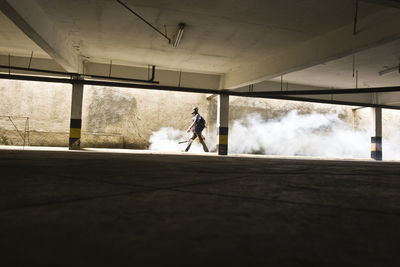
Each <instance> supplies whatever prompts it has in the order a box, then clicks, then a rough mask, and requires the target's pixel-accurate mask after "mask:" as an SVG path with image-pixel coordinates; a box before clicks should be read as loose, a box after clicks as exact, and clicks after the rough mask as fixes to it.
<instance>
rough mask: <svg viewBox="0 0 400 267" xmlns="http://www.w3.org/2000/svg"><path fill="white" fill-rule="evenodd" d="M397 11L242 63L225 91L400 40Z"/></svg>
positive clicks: (229, 76)
mask: <svg viewBox="0 0 400 267" xmlns="http://www.w3.org/2000/svg"><path fill="white" fill-rule="evenodd" d="M398 25H400V10H397V9H386V10H384V11H381V12H379V13H376V14H374V15H371V16H369V17H366V18H364V19H362V20H360V21H359V22H358V29H359V31H358V33H357V34H356V35H355V36H354V35H353V27H354V25H353V24H349V25H347V26H345V27H342V28H339V29H337V30H334V31H332V32H328V33H325V34H323V35H320V36H318V37H316V38H314V39H311V40H308V41H306V42H304V43H302V44H296V46H292V47H290V48H288V49H285V50H283V51H281V52H279V53H275V54H271V55H269V56H268V57H266V58H263V59H261V60H260V61H257V62H250V63H248V64H244V65H242V66H240V67H238V68H236V69H233V70H232V71H231V72H229V73H227V74H225V76H224V85H223V88H225V89H234V88H238V87H241V86H246V85H249V84H254V83H257V82H261V81H265V80H268V79H271V78H274V77H277V76H280V75H283V74H287V73H290V72H294V71H298V70H301V69H305V68H308V67H311V66H314V65H317V64H321V63H324V62H327V61H330V60H333V59H337V58H341V57H344V56H347V55H350V54H352V53H355V52H359V51H362V50H365V49H367V48H371V47H374V46H378V45H381V44H384V43H387V42H390V41H393V40H396V39H398V38H400V27H398Z"/></svg>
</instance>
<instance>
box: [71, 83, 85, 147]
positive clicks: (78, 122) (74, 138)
mask: <svg viewBox="0 0 400 267" xmlns="http://www.w3.org/2000/svg"><path fill="white" fill-rule="evenodd" d="M82 104H83V83H73V84H72V103H71V122H70V127H69V149H70V150H79V149H81V128H82Z"/></svg>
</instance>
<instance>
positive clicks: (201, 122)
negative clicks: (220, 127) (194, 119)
mask: <svg viewBox="0 0 400 267" xmlns="http://www.w3.org/2000/svg"><path fill="white" fill-rule="evenodd" d="M197 125H198V127H199V130H200V131H202V130H203V129H204V128H206V120H205V119H204V118H203V116H200V119H199V122H198V123H197Z"/></svg>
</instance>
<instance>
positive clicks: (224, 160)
mask: <svg viewBox="0 0 400 267" xmlns="http://www.w3.org/2000/svg"><path fill="white" fill-rule="evenodd" d="M0 170H1V178H0V245H1V255H2V256H1V259H0V261H1V262H2V266H400V265H399V264H400V254H399V248H400V194H399V193H400V180H399V173H400V163H398V162H397V163H396V162H372V161H340V160H306V159H283V158H276V159H274V158H268V157H254V158H252V157H245V158H241V157H216V156H214V155H206V154H203V155H194V154H184V155H183V154H150V153H143V152H142V153H103V152H93V151H92V152H83V151H79V152H68V151H16V150H0Z"/></svg>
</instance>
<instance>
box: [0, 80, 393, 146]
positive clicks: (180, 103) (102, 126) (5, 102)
mask: <svg viewBox="0 0 400 267" xmlns="http://www.w3.org/2000/svg"><path fill="white" fill-rule="evenodd" d="M71 90H72V89H71V86H70V85H65V84H50V83H38V82H21V81H6V80H0V116H22V117H29V141H30V145H38V146H68V132H69V119H70V106H71ZM83 103H84V104H83V118H82V119H83V121H82V124H83V125H82V130H83V133H82V146H83V147H118V148H139V149H144V148H148V146H149V137H150V136H151V134H152V133H153V132H154V131H158V130H159V129H160V128H162V127H173V128H175V129H181V130H185V129H186V128H187V127H188V125H189V124H190V122H191V109H192V107H193V106H198V107H199V108H200V113H201V114H202V115H203V116H204V117H205V119H206V120H207V123H208V128H207V129H206V131H207V132H208V136H209V138H214V136H213V135H214V130H215V128H216V119H217V98H213V99H211V100H207V99H206V95H203V94H192V93H177V92H163V91H156V90H143V89H126V88H109V87H108V88H106V87H94V86H85V89H84V99H83ZM293 109H297V110H299V113H300V114H307V113H310V112H312V111H315V112H319V113H330V112H335V113H337V114H339V116H340V118H341V119H343V120H346V121H347V122H349V123H353V125H354V126H355V127H356V128H365V129H368V128H369V124H370V117H369V116H370V115H369V109H360V110H357V111H356V113H355V114H354V113H353V112H352V107H346V106H335V105H325V104H305V103H300V102H294V101H282V100H266V99H251V98H241V97H231V98H230V121H231V123H232V122H233V121H234V120H237V119H243V118H245V117H246V116H247V115H248V114H251V113H258V114H261V115H262V117H263V118H265V119H270V118H276V117H280V116H283V115H285V114H286V113H287V112H289V111H290V110H293ZM354 115H355V116H354ZM13 122H14V123H15V125H16V126H17V128H18V129H19V130H20V133H21V134H23V133H24V131H23V130H24V127H25V122H26V120H25V119H23V118H21V119H17V118H15V119H13ZM398 125H400V114H399V112H397V111H386V110H385V111H384V134H385V129H386V131H389V130H390V131H393V129H394V128H395V127H398ZM22 139H23V138H21V137H20V135H19V134H18V133H17V132H16V131H15V128H14V126H13V124H12V123H11V122H10V121H9V119H8V117H4V118H0V144H8V145H22V144H23V140H22Z"/></svg>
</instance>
